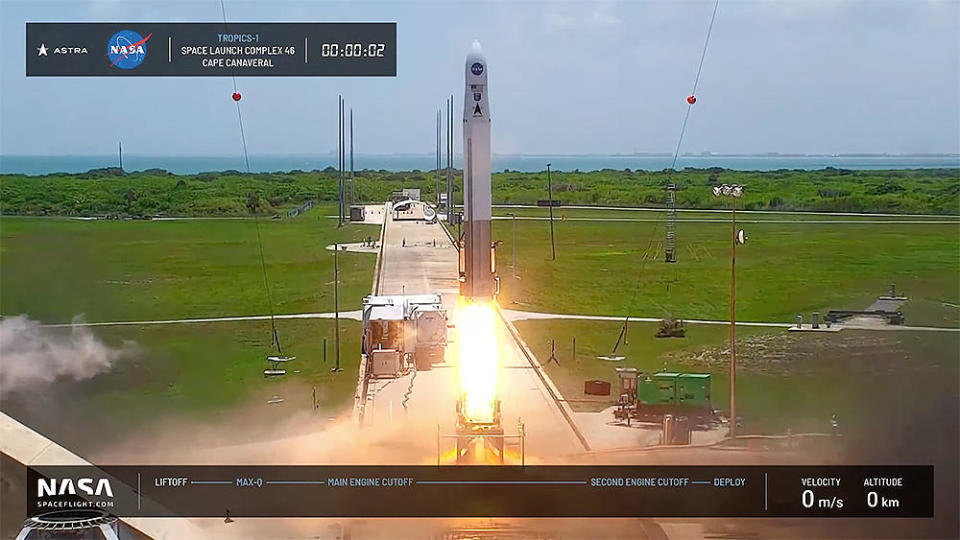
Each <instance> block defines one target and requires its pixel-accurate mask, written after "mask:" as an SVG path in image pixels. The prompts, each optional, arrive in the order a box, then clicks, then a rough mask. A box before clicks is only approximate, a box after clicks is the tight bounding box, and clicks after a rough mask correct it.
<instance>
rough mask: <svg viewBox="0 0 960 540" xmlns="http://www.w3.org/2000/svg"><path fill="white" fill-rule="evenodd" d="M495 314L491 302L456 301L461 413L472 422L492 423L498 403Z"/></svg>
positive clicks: (498, 353) (498, 361)
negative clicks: (461, 398) (461, 399)
mask: <svg viewBox="0 0 960 540" xmlns="http://www.w3.org/2000/svg"><path fill="white" fill-rule="evenodd" d="M495 323H496V313H495V310H494V306H493V302H492V301H491V302H467V301H465V300H464V299H463V298H462V297H461V298H460V299H459V300H458V302H457V329H458V333H459V339H458V340H457V343H458V348H459V355H458V358H459V359H458V361H459V371H460V391H461V393H462V396H463V401H462V407H463V408H462V411H461V412H462V413H463V415H464V416H465V417H466V418H467V419H468V420H470V421H472V422H493V421H494V410H495V407H496V400H497V372H498V370H499V368H500V365H499V364H500V350H499V348H498V346H497V333H496V324H495Z"/></svg>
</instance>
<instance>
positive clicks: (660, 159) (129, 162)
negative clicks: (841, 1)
mask: <svg viewBox="0 0 960 540" xmlns="http://www.w3.org/2000/svg"><path fill="white" fill-rule="evenodd" d="M672 161H673V158H672V156H666V155H663V156H647V155H644V156H632V155H611V156H601V155H591V156H535V155H494V156H493V163H492V165H493V170H494V171H503V170H504V169H510V170H512V171H523V172H536V171H543V170H546V165H547V163H551V164H552V169H553V170H557V171H573V170H580V171H595V170H600V169H616V170H623V169H627V168H629V169H633V170H650V171H659V170H662V169H665V168H668V167H670V164H671V162H672ZM455 163H456V166H458V167H459V166H461V163H462V160H461V158H460V156H457V159H456V160H455ZM115 166H117V156H115V155H114V156H0V173H21V174H51V173H58V172H64V173H81V172H86V171H88V170H90V169H96V168H100V167H115ZM336 166H337V157H336V156H335V155H315V156H311V155H290V156H282V155H251V156H250V170H251V171H253V172H274V171H290V170H296V169H299V170H304V171H310V170H314V169H324V168H326V167H336ZM435 166H436V156H435V155H427V154H422V155H407V154H404V155H357V156H354V167H355V169H356V170H361V169H374V170H380V169H384V170H387V171H411V170H414V169H418V170H421V171H428V170H433V168H434V167H435ZM123 167H124V169H126V170H127V171H139V170H143V169H153V168H157V169H165V170H168V171H170V172H172V173H175V174H195V173H199V172H205V171H223V170H229V169H234V170H238V171H242V170H244V169H245V168H246V167H245V165H244V162H243V158H242V156H239V155H238V156H209V157H206V156H135V155H130V156H126V155H125V156H124V157H123ZM684 167H698V168H706V167H723V168H725V169H734V170H743V171H769V170H776V169H805V170H816V169H822V168H824V167H837V168H844V169H860V170H869V169H874V170H876V169H926V168H960V156H681V157H680V158H679V159H678V160H677V168H678V169H682V168H684ZM348 168H349V165H348Z"/></svg>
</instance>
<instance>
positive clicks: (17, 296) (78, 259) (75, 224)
mask: <svg viewBox="0 0 960 540" xmlns="http://www.w3.org/2000/svg"><path fill="white" fill-rule="evenodd" d="M333 211H335V209H333V208H330V207H329V206H327V207H322V208H318V209H317V208H315V209H314V210H312V211H310V212H308V213H306V214H304V215H303V216H301V217H299V218H297V219H282V220H260V223H259V227H260V234H261V237H262V238H263V254H264V259H265V262H266V268H267V275H268V277H269V284H270V293H271V296H272V299H273V304H274V309H275V312H277V313H300V312H316V311H333V287H332V286H331V284H332V280H333V254H332V253H331V252H330V251H329V250H327V249H326V246H327V245H330V244H333V243H334V242H335V241H336V242H349V241H359V240H360V239H362V238H365V237H367V236H376V235H377V234H378V233H379V228H377V227H374V226H369V225H348V226H346V227H344V228H342V229H337V227H336V219H331V218H329V217H327V214H328V213H330V212H333ZM0 255H2V256H0V312H2V314H3V315H18V314H21V313H25V314H27V315H30V316H31V317H32V318H34V319H39V320H41V321H44V322H69V321H70V320H71V319H72V318H73V317H74V316H76V315H80V314H84V315H85V316H86V319H87V320H88V321H117V320H152V319H180V318H191V317H223V316H240V315H265V314H268V313H269V312H270V308H269V304H268V302H267V296H266V290H265V288H264V280H263V274H262V272H261V268H260V258H259V252H258V245H257V224H256V223H255V221H254V220H253V219H211V220H201V221H195V220H176V221H126V222H120V221H110V220H107V221H79V220H73V219H44V218H4V219H3V220H2V221H0ZM375 262H376V261H375V257H372V256H370V255H365V254H359V253H343V254H342V256H341V257H340V280H341V285H340V307H341V309H344V310H355V309H359V308H360V301H361V299H362V298H363V296H364V295H366V294H369V291H370V282H371V279H372V276H373V267H374V265H375Z"/></svg>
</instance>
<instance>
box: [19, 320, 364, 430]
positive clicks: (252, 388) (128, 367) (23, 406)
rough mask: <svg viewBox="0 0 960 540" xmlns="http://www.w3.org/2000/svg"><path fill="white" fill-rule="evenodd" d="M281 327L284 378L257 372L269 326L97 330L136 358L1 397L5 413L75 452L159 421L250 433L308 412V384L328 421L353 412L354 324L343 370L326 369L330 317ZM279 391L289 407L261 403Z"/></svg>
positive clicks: (348, 325)
mask: <svg viewBox="0 0 960 540" xmlns="http://www.w3.org/2000/svg"><path fill="white" fill-rule="evenodd" d="M278 324H279V325H280V326H279V335H280V341H281V344H282V345H283V347H284V353H286V354H289V355H292V356H296V357H297V359H296V360H295V361H293V362H291V363H289V364H288V365H286V366H285V367H286V368H287V370H288V374H287V375H286V376H285V377H278V378H269V379H268V378H265V377H264V376H263V370H264V369H265V368H267V367H268V364H267V363H266V361H265V357H266V355H268V354H273V353H274V351H273V350H272V348H271V342H270V323H269V322H268V321H238V322H218V323H196V324H177V325H159V326H157V325H154V326H113V327H96V328H93V329H92V331H93V332H94V334H95V335H96V336H97V338H99V339H101V340H103V341H104V342H105V343H106V344H107V345H109V346H112V347H122V346H124V343H128V344H129V343H131V342H132V343H133V345H132V347H133V348H132V350H133V351H134V352H133V354H130V355H127V356H125V357H123V358H121V359H120V360H118V361H117V362H116V364H115V365H114V366H113V369H111V370H110V371H109V372H106V373H103V374H100V375H98V376H96V377H94V378H91V379H88V380H84V381H79V382H72V383H68V382H60V383H55V384H56V385H57V386H56V387H55V388H54V389H53V390H51V391H49V392H44V397H42V398H40V401H39V402H38V395H37V393H36V392H32V391H29V390H27V391H23V392H5V395H4V396H3V409H4V411H5V412H7V413H9V414H13V415H14V416H16V417H18V418H22V419H26V420H27V421H29V422H30V424H31V425H32V426H33V427H34V428H36V429H39V430H40V431H42V432H44V433H48V434H50V435H51V436H55V438H57V439H58V440H61V441H66V442H69V443H76V445H77V446H74V445H73V444H71V447H73V448H87V447H88V446H87V445H89V444H93V442H92V441H96V440H97V439H101V440H102V439H103V438H106V439H107V440H116V439H117V434H118V433H122V432H125V431H129V430H132V429H136V428H138V427H140V426H142V425H145V424H149V423H150V422H151V421H152V420H161V419H162V420H164V421H167V422H172V423H177V422H178V421H179V420H182V419H190V420H191V421H197V422H198V423H200V424H203V423H207V422H213V423H212V424H211V425H217V424H218V423H219V422H221V421H224V422H232V423H237V424H241V423H242V425H244V427H245V428H249V429H251V430H254V428H258V427H265V426H267V425H270V424H271V423H272V422H275V421H279V420H282V419H284V418H286V417H288V416H289V415H292V414H294V413H297V412H307V411H310V410H311V403H312V401H313V388H314V387H316V388H317V394H316V396H317V402H318V404H319V405H320V407H321V408H322V411H321V413H320V414H321V416H322V418H323V419H324V420H325V419H326V418H327V417H329V416H334V415H336V414H338V413H340V412H343V411H344V410H345V409H346V408H349V407H350V405H351V404H352V396H353V393H354V389H355V385H356V374H357V365H358V362H359V354H358V353H357V352H358V351H359V349H360V326H359V323H358V322H356V321H348V320H345V321H341V339H342V342H341V367H342V368H343V371H342V372H340V373H332V372H331V371H330V370H331V368H332V367H333V366H334V364H335V359H334V346H333V339H334V323H333V321H330V320H315V319H314V320H284V321H279V322H278ZM49 331H51V332H69V331H70V330H69V329H58V330H52V329H51V330H49ZM324 339H326V340H327V342H328V343H327V359H326V363H324V361H323V340H324ZM127 347H128V348H129V347H130V345H127ZM275 395H276V396H279V397H281V398H283V399H284V400H285V401H284V402H283V403H281V404H275V405H267V403H266V402H267V400H268V399H270V398H271V397H273V396H275ZM40 404H42V406H40ZM268 407H269V409H268ZM238 417H239V419H238ZM90 418H97V419H98V421H97V422H90V421H89V419H90ZM240 419H242V422H241V421H240ZM238 431H242V430H238ZM254 431H255V430H254ZM238 436H239V435H238Z"/></svg>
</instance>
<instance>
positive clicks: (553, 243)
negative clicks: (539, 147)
mask: <svg viewBox="0 0 960 540" xmlns="http://www.w3.org/2000/svg"><path fill="white" fill-rule="evenodd" d="M547 204H548V207H549V208H550V253H551V257H550V260H552V261H555V260H557V243H556V241H555V240H554V236H553V185H552V184H551V182H550V164H549V163H547Z"/></svg>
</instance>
